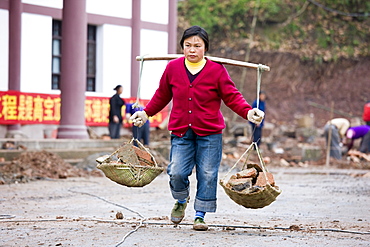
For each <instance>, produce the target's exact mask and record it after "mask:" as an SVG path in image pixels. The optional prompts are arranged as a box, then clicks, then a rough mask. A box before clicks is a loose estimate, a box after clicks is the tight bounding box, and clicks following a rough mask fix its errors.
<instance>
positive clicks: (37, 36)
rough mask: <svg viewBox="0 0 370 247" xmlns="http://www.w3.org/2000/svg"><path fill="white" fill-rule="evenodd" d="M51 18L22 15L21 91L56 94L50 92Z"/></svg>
mask: <svg viewBox="0 0 370 247" xmlns="http://www.w3.org/2000/svg"><path fill="white" fill-rule="evenodd" d="M51 49H52V18H51V17H49V16H43V15H34V14H27V13H23V14H22V45H21V52H22V53H21V54H22V55H21V91H22V92H34V93H58V92H56V91H55V90H54V91H53V90H51Z"/></svg>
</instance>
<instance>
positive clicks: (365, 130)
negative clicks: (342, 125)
mask: <svg viewBox="0 0 370 247" xmlns="http://www.w3.org/2000/svg"><path fill="white" fill-rule="evenodd" d="M346 138H347V142H346V145H347V146H348V150H350V149H351V148H352V147H353V143H354V141H355V140H356V139H359V138H361V143H360V149H359V150H358V151H360V152H362V153H368V152H370V126H369V125H360V126H354V127H351V128H349V129H348V130H347V133H346Z"/></svg>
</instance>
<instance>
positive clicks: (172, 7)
mask: <svg viewBox="0 0 370 247" xmlns="http://www.w3.org/2000/svg"><path fill="white" fill-rule="evenodd" d="M176 48H177V0H169V6H168V53H169V54H176V50H177V49H176Z"/></svg>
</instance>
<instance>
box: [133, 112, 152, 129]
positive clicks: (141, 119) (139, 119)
mask: <svg viewBox="0 0 370 247" xmlns="http://www.w3.org/2000/svg"><path fill="white" fill-rule="evenodd" d="M148 118H149V117H148V115H147V114H146V112H145V111H137V112H135V113H134V114H133V115H132V116H131V117H130V120H131V121H132V122H133V123H134V125H135V126H137V127H141V126H143V125H144V124H145V123H146V121H148Z"/></svg>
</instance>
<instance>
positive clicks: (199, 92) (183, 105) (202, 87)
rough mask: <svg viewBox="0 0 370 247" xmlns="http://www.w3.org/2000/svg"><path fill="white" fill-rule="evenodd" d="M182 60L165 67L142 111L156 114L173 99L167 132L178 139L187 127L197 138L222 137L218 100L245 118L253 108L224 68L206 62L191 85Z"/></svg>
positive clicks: (223, 125) (222, 122) (178, 59)
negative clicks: (198, 136)
mask: <svg viewBox="0 0 370 247" xmlns="http://www.w3.org/2000/svg"><path fill="white" fill-rule="evenodd" d="M184 60H185V57H181V58H177V59H175V60H172V61H170V62H169V63H168V64H167V67H166V69H165V71H164V73H163V75H162V78H161V80H160V82H159V87H158V89H157V90H156V92H155V94H154V96H153V98H152V99H151V100H150V101H149V103H148V104H147V106H146V108H145V112H146V113H147V114H148V116H153V115H155V114H156V113H158V112H159V111H161V110H162V109H163V108H164V107H165V106H166V105H167V104H168V103H169V102H170V101H171V100H173V106H172V110H171V115H170V120H169V123H168V129H169V130H170V131H172V134H175V135H177V136H179V137H181V136H183V135H184V134H185V133H186V131H187V130H188V128H192V130H193V131H194V132H195V133H196V134H197V135H200V136H206V135H211V134H221V133H222V129H224V128H225V122H224V119H223V116H222V114H221V111H220V107H221V100H222V101H223V102H224V103H225V105H226V106H228V107H229V108H230V109H231V110H233V111H234V112H235V113H237V114H238V115H240V116H241V117H243V118H245V119H247V113H248V111H249V110H250V109H252V107H251V106H250V105H249V104H248V103H247V101H246V100H245V99H244V98H243V95H242V94H241V93H240V92H239V91H238V89H237V88H236V87H235V84H234V82H233V81H232V80H231V78H230V76H229V74H228V72H227V70H226V68H225V67H224V66H223V65H221V64H219V63H216V62H213V61H211V60H207V63H206V65H205V66H204V68H203V70H202V71H201V72H200V73H199V75H198V76H197V77H196V79H195V80H194V81H193V82H192V83H190V81H189V79H188V76H187V73H186V68H185V63H184Z"/></svg>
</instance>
